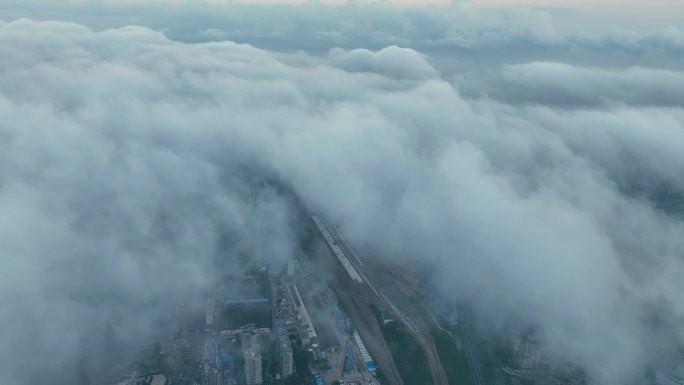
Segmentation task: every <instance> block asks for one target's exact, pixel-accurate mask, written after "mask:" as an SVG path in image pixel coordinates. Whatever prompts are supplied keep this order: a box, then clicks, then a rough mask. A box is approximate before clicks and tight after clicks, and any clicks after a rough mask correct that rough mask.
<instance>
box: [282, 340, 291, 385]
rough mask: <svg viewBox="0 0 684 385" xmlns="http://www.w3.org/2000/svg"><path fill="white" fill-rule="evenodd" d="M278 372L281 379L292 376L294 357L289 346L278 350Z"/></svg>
mask: <svg viewBox="0 0 684 385" xmlns="http://www.w3.org/2000/svg"><path fill="white" fill-rule="evenodd" d="M280 371H281V373H282V375H283V378H288V377H290V376H291V375H292V374H294V356H293V353H292V348H291V347H290V346H288V347H287V348H281V349H280Z"/></svg>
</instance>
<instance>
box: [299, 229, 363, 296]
mask: <svg viewBox="0 0 684 385" xmlns="http://www.w3.org/2000/svg"><path fill="white" fill-rule="evenodd" d="M311 218H312V219H313V221H314V222H315V223H316V226H317V227H318V230H319V231H320V232H321V234H323V238H325V241H326V242H328V246H330V248H331V249H332V251H333V253H335V256H336V257H337V259H338V260H339V261H340V263H341V264H342V266H343V267H344V269H345V270H347V273H348V274H349V276H350V277H351V279H353V280H354V281H356V282H358V283H363V280H362V279H361V276H360V275H359V273H358V272H357V271H356V269H355V268H354V266H352V264H351V262H349V258H347V256H346V255H344V252H342V249H340V246H338V245H337V242H335V239H334V238H333V237H332V235H331V234H330V231H328V229H327V228H326V227H325V225H324V224H323V221H321V219H320V218H319V217H318V216H317V215H314V216H312V217H311Z"/></svg>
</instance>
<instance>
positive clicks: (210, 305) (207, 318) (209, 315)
mask: <svg viewBox="0 0 684 385" xmlns="http://www.w3.org/2000/svg"><path fill="white" fill-rule="evenodd" d="M214 313H215V302H214V300H213V299H210V300H208V301H207V309H206V312H205V314H204V327H205V329H206V330H207V331H209V330H210V329H211V328H212V327H213V326H214Z"/></svg>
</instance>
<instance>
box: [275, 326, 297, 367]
mask: <svg viewBox="0 0 684 385" xmlns="http://www.w3.org/2000/svg"><path fill="white" fill-rule="evenodd" d="M280 322H281V321H280V320H279V321H278V324H277V326H276V338H277V339H278V344H279V349H278V359H279V361H280V373H281V374H282V376H283V378H288V377H290V376H291V375H292V374H293V373H294V355H293V352H292V346H290V339H289V338H288V336H287V331H285V327H284V326H283V325H282V324H281V323H280Z"/></svg>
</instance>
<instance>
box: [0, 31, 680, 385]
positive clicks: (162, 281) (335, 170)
mask: <svg viewBox="0 0 684 385" xmlns="http://www.w3.org/2000/svg"><path fill="white" fill-rule="evenodd" d="M436 20H437V21H439V19H438V18H437V19H436ZM409 25H410V24H409ZM389 30H391V28H390V29H389ZM502 30H505V31H510V30H511V26H510V25H507V26H506V27H502ZM514 30H515V29H514ZM342 32H344V30H342V31H336V33H338V34H339V35H335V34H333V35H331V36H333V38H331V39H330V40H329V41H328V40H326V44H336V43H337V42H338V40H336V38H334V36H341V37H340V38H342V37H344V36H347V34H346V33H342ZM421 33H426V32H424V31H423V32H421ZM526 33H527V32H523V35H524V34H526ZM532 35H533V36H535V37H534V39H538V38H539V37H538V36H542V35H543V36H545V37H544V39H542V40H537V43H539V44H552V45H553V44H557V43H558V40H557V39H558V38H557V37H554V35H553V34H552V33H551V34H546V33H544V32H543V31H542V33H541V35H538V34H537V33H536V32H535V33H533V34H532ZM675 35H676V33H675ZM251 36H254V35H253V34H252V35H251ZM286 36H287V35H286ZM506 36H508V35H506ZM675 37H676V36H675ZM478 38H479V39H480V40H478V41H480V42H481V41H486V40H487V39H494V40H497V39H499V38H498V37H496V36H495V35H494V36H492V35H487V36H484V37H482V36H480V37H478ZM416 39H418V38H416ZM440 39H443V37H438V38H436V39H432V40H430V41H429V42H428V43H426V44H427V45H434V44H438V42H439V41H440ZM482 39H485V40H482ZM649 39H651V40H649ZM257 40H258V39H257ZM397 40H399V41H397ZM390 41H391V43H392V44H395V43H399V45H401V44H400V43H401V39H395V38H391V39H388V40H387V39H385V38H380V39H379V40H378V41H377V42H376V44H378V45H383V47H382V48H380V49H373V47H370V49H349V48H336V49H332V50H330V51H329V52H327V54H326V55H322V56H321V55H310V54H306V53H303V52H296V53H292V54H284V53H275V52H271V51H268V50H262V49H257V48H254V47H252V46H250V45H245V44H236V43H233V42H230V41H222V42H206V43H184V42H180V41H177V40H172V39H169V38H168V37H166V36H165V35H164V34H163V33H160V32H156V31H153V30H151V29H148V28H144V27H125V28H118V29H110V30H104V31H100V32H95V31H93V30H91V29H89V28H87V27H84V26H81V25H77V24H68V23H61V22H34V21H30V20H26V19H20V20H16V21H11V22H4V23H0V58H2V59H0V60H2V63H3V65H2V71H0V85H2V87H1V89H0V116H1V117H2V121H0V244H1V245H3V251H2V256H1V257H2V259H1V260H0V264H1V266H0V293H1V295H2V298H3V300H4V301H3V303H4V304H5V306H4V307H3V309H2V310H0V324H1V325H3V327H2V333H3V334H2V335H0V337H1V341H2V344H0V362H2V369H3V370H1V371H0V382H1V383H3V384H19V385H23V384H30V383H36V382H37V381H39V380H37V379H38V378H41V377H43V376H46V375H49V376H51V378H55V382H54V383H60V381H61V383H65V384H69V383H73V377H71V376H73V375H75V374H74V372H75V371H76V370H75V369H74V370H73V371H72V370H68V369H65V368H72V367H75V364H76V363H77V362H78V360H79V358H80V357H79V352H82V351H83V350H84V349H86V348H92V344H93V342H94V341H98V342H99V341H103V340H105V339H106V338H105V336H110V337H107V338H111V335H112V333H113V334H114V335H115V336H117V338H121V339H124V340H125V339H127V338H135V337H136V336H137V333H139V334H146V333H147V332H148V331H149V330H150V329H152V328H154V325H155V322H159V321H160V318H162V316H160V314H163V312H162V311H161V309H166V308H167V307H168V306H172V305H174V301H175V300H176V299H177V298H182V297H183V296H185V295H189V294H188V293H193V292H197V291H201V290H202V289H204V288H206V287H208V285H210V284H211V282H212V275H211V274H209V271H210V270H211V269H210V268H209V266H211V264H212V263H213V261H214V259H215V258H216V256H217V253H218V252H219V250H220V248H221V247H222V246H225V245H226V244H228V245H229V250H230V251H229V253H228V254H229V256H228V257H227V258H230V255H237V254H239V253H240V252H249V253H256V254H258V255H259V254H260V255H272V254H274V253H279V252H281V251H282V250H283V249H287V248H288V247H289V245H290V244H291V242H293V241H294V237H293V234H292V230H291V229H292V228H293V227H294V226H293V223H292V220H293V216H294V211H295V210H296V208H295V207H294V205H293V204H292V199H291V198H289V197H288V195H287V194H284V193H283V192H282V191H281V190H280V189H279V188H278V186H279V185H281V186H287V187H288V188H289V189H291V190H292V191H293V192H294V193H295V194H296V196H297V198H298V199H299V200H301V202H302V203H303V204H304V205H305V206H306V207H307V208H308V209H310V210H313V211H318V212H321V213H323V214H324V215H326V216H327V217H329V218H330V219H331V220H334V221H335V222H337V223H339V224H340V225H341V226H342V227H343V229H344V231H345V233H347V234H349V236H350V237H351V238H352V239H354V241H355V242H357V243H358V244H364V245H366V246H368V247H369V248H370V249H373V250H376V251H378V252H379V253H382V254H384V255H386V256H391V257H392V258H397V259H402V260H407V261H422V262H424V263H425V264H426V265H428V266H432V267H435V268H436V269H435V270H436V271H438V272H440V273H439V274H442V275H439V274H438V276H437V280H438V283H439V285H440V287H441V289H443V290H445V291H448V292H449V293H457V296H458V297H459V298H462V299H467V300H469V301H471V302H472V303H474V304H476V306H477V309H478V311H479V312H481V313H482V314H484V315H485V316H487V317H489V318H491V319H496V318H501V317H507V316H515V317H518V318H522V319H524V320H527V321H529V322H533V323H535V324H537V325H540V326H541V327H542V328H543V330H544V331H545V334H546V336H547V340H548V344H549V346H550V348H551V349H552V350H553V351H555V352H557V354H559V355H560V356H562V357H564V358H566V359H570V360H573V361H574V362H577V363H579V364H582V365H583V366H585V367H586V368H587V370H588V371H589V373H590V375H592V376H594V378H598V379H601V380H602V383H603V384H607V385H612V384H621V383H624V381H626V380H629V379H631V378H632V377H633V376H637V375H640V374H641V373H642V372H643V370H644V369H645V366H646V365H647V364H649V363H650V360H651V359H652V357H653V355H654V354H657V353H659V352H660V351H661V350H666V349H668V348H670V347H671V344H672V343H676V342H677V341H679V340H681V337H682V331H683V330H682V329H681V327H679V326H676V325H678V324H681V321H682V320H683V318H684V306H683V305H684V304H683V303H682V300H681V298H683V296H682V294H684V287H683V286H682V282H684V280H683V279H682V278H684V277H683V275H684V265H683V263H682V262H683V261H682V257H683V256H682V250H684V236H683V235H684V225H683V224H682V221H681V219H680V218H681V217H680V216H679V214H678V212H677V211H676V207H677V206H676V205H674V206H673V205H672V204H671V202H672V201H677V200H678V199H681V197H682V192H683V191H684V179H682V175H684V155H683V154H684V153H683V152H682V151H681V148H684V111H683V110H682V104H681V100H682V97H681V96H682V95H681V88H682V87H679V84H680V83H684V80H682V79H684V74H683V73H682V72H680V71H677V70H674V69H669V70H665V69H658V68H646V67H634V66H630V67H629V68H627V69H624V68H622V69H620V68H619V69H613V68H611V67H610V66H604V67H601V66H596V65H593V66H579V65H572V64H564V63H557V62H539V61H534V62H525V63H521V64H510V65H502V66H498V65H497V66H493V68H491V69H488V70H487V71H485V73H482V72H480V71H478V70H472V71H471V72H457V71H455V72H454V74H453V76H452V74H449V76H443V74H442V73H441V71H440V70H438V69H435V65H434V64H433V62H436V61H439V60H438V59H434V58H432V57H431V56H429V55H425V54H421V53H419V52H417V51H416V50H413V49H408V48H399V47H397V46H395V45H392V44H387V47H385V46H384V44H385V43H386V42H390ZM497 41H498V40H497ZM632 41H638V42H639V43H638V44H646V43H644V42H650V43H649V45H648V49H649V50H650V49H660V48H659V47H660V46H659V44H660V43H658V42H657V41H656V40H653V39H652V38H649V37H648V36H646V37H644V36H641V37H639V38H635V39H633V40H632ZM672 41H674V42H675V43H673V44H672V45H669V46H667V49H668V50H669V49H673V50H675V49H678V48H677V46H676V44H677V43H676V39H674V40H672ZM528 43H529V41H528ZM464 44H465V43H464ZM558 44H562V43H558ZM341 45H342V46H344V44H341ZM466 45H467V44H466ZM505 45H506V46H507V47H510V46H511V44H510V42H506V43H505ZM478 49H479V48H478ZM668 52H669V51H668ZM461 89H462V90H463V92H461V91H460V90H461ZM664 207H666V208H665V209H664ZM264 235H267V236H264ZM654 317H655V318H658V319H661V321H659V322H660V323H658V324H657V325H654V324H653V319H654ZM112 330H113V331H112ZM37 357H43V358H44V357H52V358H51V359H42V360H41V365H40V370H35V361H36V359H37ZM625 368H628V369H625Z"/></svg>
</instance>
